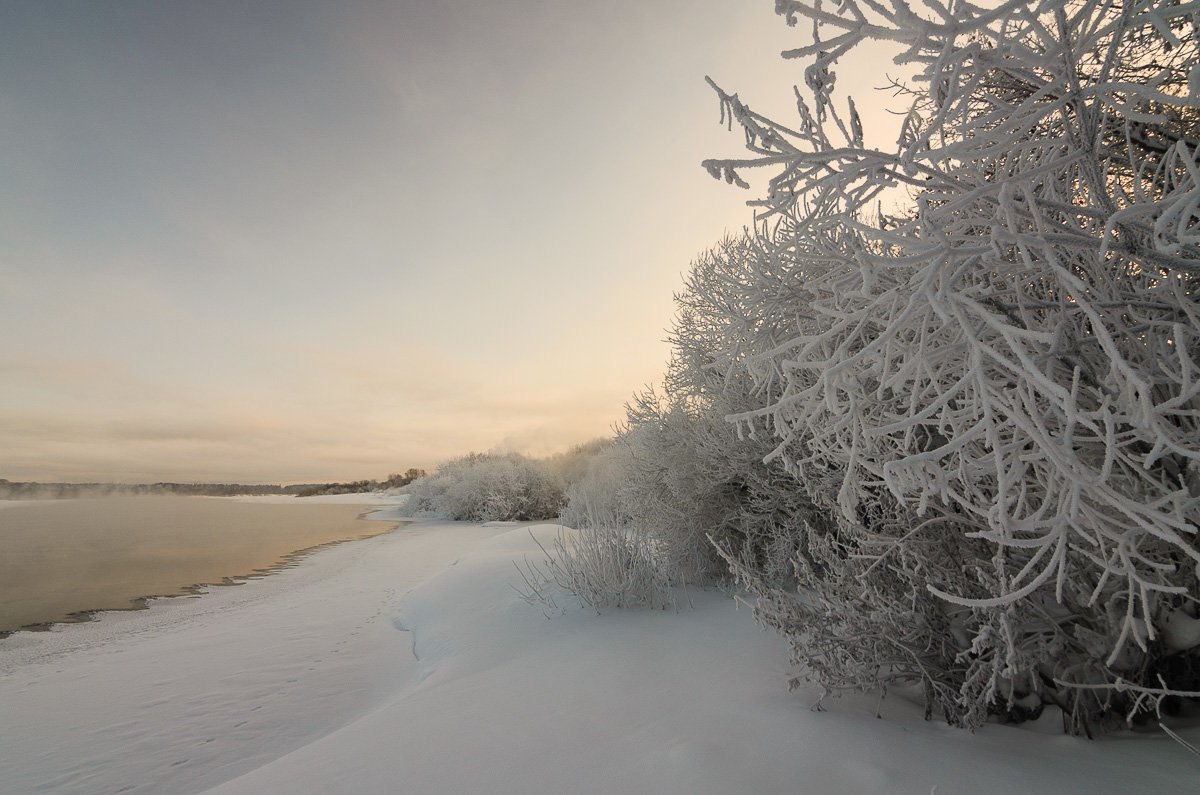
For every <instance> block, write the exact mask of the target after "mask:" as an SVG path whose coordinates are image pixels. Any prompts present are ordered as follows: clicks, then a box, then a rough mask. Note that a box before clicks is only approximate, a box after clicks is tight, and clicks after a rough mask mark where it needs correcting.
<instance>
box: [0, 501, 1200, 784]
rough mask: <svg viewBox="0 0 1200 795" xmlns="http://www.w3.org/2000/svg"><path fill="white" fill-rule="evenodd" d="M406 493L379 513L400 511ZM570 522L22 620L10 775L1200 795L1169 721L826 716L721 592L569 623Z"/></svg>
mask: <svg viewBox="0 0 1200 795" xmlns="http://www.w3.org/2000/svg"><path fill="white" fill-rule="evenodd" d="M360 499H370V498H369V497H368V498H364V497H361V496H360ZM375 499H376V504H384V501H379V499H378V497H375ZM386 502H387V503H392V507H389V508H387V509H385V510H384V511H382V512H380V513H377V514H375V516H377V517H379V518H394V511H395V507H394V502H395V501H393V500H387V501H386ZM560 531H561V528H559V527H557V526H554V525H540V526H533V527H527V526H517V527H514V526H512V525H509V524H499V525H496V526H490V527H488V526H483V525H480V524H464V523H445V522H432V521H424V522H415V523H412V524H408V525H405V526H402V527H401V528H400V529H398V530H396V531H395V532H393V533H391V534H388V535H383V536H376V537H374V538H370V539H366V540H364V541H358V542H353V543H347V544H341V545H337V546H334V547H330V548H326V549H323V550H321V551H319V552H317V553H314V554H312V555H310V556H308V557H306V558H304V559H303V560H302V561H301V563H300V564H299V565H297V566H296V567H293V568H290V569H286V570H284V571H282V572H280V573H278V574H274V575H271V576H269V577H265V578H261V579H256V580H251V581H248V582H247V583H246V584H244V585H242V586H240V587H232V588H213V589H210V591H209V592H208V593H206V594H204V595H202V596H200V597H196V598H177V599H165V600H159V601H157V602H156V603H155V604H154V605H153V607H152V608H151V609H150V610H145V611H138V612H123V613H112V614H105V615H103V616H102V617H101V619H100V620H98V621H93V622H90V623H86V624H73V625H62V626H59V627H56V628H55V630H54V631H52V632H43V633H28V632H22V633H17V634H15V635H13V636H11V637H10V638H8V639H6V640H4V641H0V715H3V716H4V721H3V728H2V729H0V766H2V767H3V771H4V773H3V784H2V785H0V789H3V790H4V791H5V792H33V791H52V792H63V793H83V792H87V793H102V792H117V791H127V792H172V793H188V792H201V791H205V790H208V789H209V788H212V790H211V791H212V792H217V793H226V794H232V793H254V794H255V795H262V793H284V792H286V793H328V792H356V793H376V792H379V793H382V792H395V791H405V792H484V791H486V792H489V793H509V792H511V793H517V792H520V793H529V792H663V793H730V792H752V793H772V792H781V793H782V792H787V793H797V792H802V793H834V792H854V793H869V792H890V793H907V792H913V793H929V792H933V791H936V792H938V793H953V792H963V791H970V792H978V793H987V792H1056V793H1066V792H1132V791H1161V792H1186V791H1196V789H1197V786H1196V782H1197V781H1198V780H1200V778H1198V776H1200V760H1197V758H1196V757H1194V756H1192V755H1190V754H1189V753H1188V752H1187V751H1186V750H1185V749H1184V748H1183V747H1182V746H1180V745H1179V744H1177V743H1175V742H1174V741H1172V740H1170V739H1169V738H1166V737H1164V736H1163V735H1162V734H1160V733H1125V734H1121V735H1117V736H1113V737H1105V738H1103V739H1100V740H1096V741H1087V740H1081V739H1077V738H1072V737H1066V736H1062V735H1060V734H1056V733H1055V732H1057V730H1058V727H1057V726H1056V725H1055V723H1056V721H1055V720H1054V718H1053V717H1049V718H1043V719H1042V721H1039V722H1038V723H1037V724H1034V725H1032V726H1026V727H1016V728H1015V727H1008V726H1001V725H994V724H989V725H986V726H984V727H983V729H982V730H980V731H979V732H977V733H975V734H968V733H966V732H962V731H959V730H955V729H952V728H949V727H948V726H946V725H944V724H942V723H938V722H925V721H923V720H922V709H921V707H920V705H919V704H918V703H916V701H915V700H914V699H911V698H908V697H905V695H904V694H896V693H893V694H891V695H889V696H888V697H887V698H886V699H884V700H882V701H879V700H878V698H877V697H876V696H873V695H872V696H862V697H855V698H843V699H837V700H832V701H829V702H828V703H827V704H826V710H825V711H821V712H817V711H812V710H811V709H810V706H811V705H812V704H813V702H814V701H815V700H816V695H817V694H816V693H815V692H813V691H809V690H805V689H804V688H801V689H800V690H799V691H797V692H793V693H789V692H788V691H787V688H786V684H785V683H786V681H787V679H788V677H789V676H790V675H792V674H793V673H794V672H793V671H791V670H790V669H789V667H788V665H787V653H786V649H785V645H784V643H783V641H782V640H781V639H779V638H778V637H777V636H775V635H773V634H770V633H767V632H764V631H762V630H761V629H760V628H759V627H758V626H757V625H756V624H755V623H754V621H753V618H752V616H751V614H750V611H749V610H748V609H746V608H745V607H744V606H742V607H741V609H738V604H737V602H736V601H735V600H733V599H731V598H730V597H729V596H728V595H727V594H724V593H721V592H716V591H693V592H691V593H690V594H689V595H688V596H689V600H690V603H691V604H690V606H689V607H687V608H684V609H682V610H680V611H679V612H665V611H624V612H622V611H616V612H611V613H606V614H604V615H596V614H595V613H594V612H588V611H584V610H581V609H577V608H576V609H569V610H567V611H566V613H565V614H562V615H554V616H552V617H551V618H550V619H549V620H548V619H547V618H546V617H545V615H544V614H543V611H542V610H541V609H539V608H538V607H536V606H531V605H529V604H526V603H525V602H524V601H523V600H522V598H521V596H520V594H519V593H518V592H517V590H516V588H517V586H519V585H520V582H521V581H520V577H519V575H518V573H517V571H516V568H515V565H514V563H515V562H517V563H523V562H524V561H525V560H526V559H530V560H532V559H535V558H536V557H537V556H538V555H539V554H540V553H539V550H538V546H537V544H536V543H535V541H534V536H536V537H537V538H539V539H540V540H541V542H542V543H543V544H544V545H545V546H547V547H549V546H551V542H552V540H553V538H554V536H555V534H556V533H558V532H560ZM560 601H561V603H563V604H566V603H567V600H566V599H565V598H564V599H562V600H560ZM877 709H878V710H879V717H876V710H877ZM1181 734H1182V735H1183V737H1184V738H1185V739H1187V740H1189V741H1190V742H1193V743H1195V742H1197V740H1200V731H1197V729H1195V728H1186V729H1184V730H1182V731H1181Z"/></svg>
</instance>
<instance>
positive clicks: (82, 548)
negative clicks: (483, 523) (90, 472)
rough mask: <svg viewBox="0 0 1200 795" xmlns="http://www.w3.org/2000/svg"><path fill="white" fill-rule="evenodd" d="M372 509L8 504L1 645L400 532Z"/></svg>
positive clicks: (220, 501)
mask: <svg viewBox="0 0 1200 795" xmlns="http://www.w3.org/2000/svg"><path fill="white" fill-rule="evenodd" d="M367 509H368V506H365V505H361V504H359V505H354V504H349V505H348V504H322V503H310V502H307V501H295V502H292V501H289V502H284V503H279V502H271V501H254V500H246V501H243V500H235V499H224V498H214V497H107V498H103V499H79V500H51V501H30V502H28V503H23V502H19V501H18V502H8V503H5V504H4V506H3V509H0V637H4V636H5V635H7V634H9V633H11V632H12V631H14V630H16V629H19V628H21V627H27V628H28V627H34V626H46V625H48V624H50V623H52V622H59V621H68V620H79V619H82V618H86V617H87V615H88V614H89V613H90V612H91V611H96V610H119V609H129V608H134V607H138V606H140V605H141V604H143V603H144V600H145V598H146V597H150V596H173V595H182V594H187V593H190V592H193V591H194V590H195V588H196V586H198V585H201V584H221V583H225V582H226V581H227V580H229V579H230V578H242V577H246V576H250V575H255V574H262V573H264V572H265V571H268V570H270V569H272V568H276V567H279V566H281V565H284V564H286V563H287V562H288V561H289V560H290V559H292V556H293V555H294V553H296V552H298V551H300V550H307V549H310V548H312V547H317V546H321V545H324V544H330V543H335V542H339V541H349V540H355V539H362V538H367V537H370V536H373V535H378V534H380V533H385V532H389V531H391V530H392V529H394V528H395V526H396V525H395V524H394V523H389V522H375V521H372V522H366V521H362V520H361V519H360V516H361V515H362V514H363V513H364V511H365V510H367Z"/></svg>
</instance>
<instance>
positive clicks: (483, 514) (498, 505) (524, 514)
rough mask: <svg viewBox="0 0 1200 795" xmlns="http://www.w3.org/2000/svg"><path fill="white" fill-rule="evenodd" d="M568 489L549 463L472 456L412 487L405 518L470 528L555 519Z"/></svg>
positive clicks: (512, 456)
mask: <svg viewBox="0 0 1200 795" xmlns="http://www.w3.org/2000/svg"><path fill="white" fill-rule="evenodd" d="M564 488H565V483H564V481H563V478H562V476H561V474H560V473H559V472H558V471H557V470H556V469H555V467H553V466H552V465H551V464H550V463H549V462H548V461H545V460H540V459H532V458H526V457H524V456H521V455H518V454H516V453H510V454H507V455H496V454H489V453H471V454H469V455H466V456H463V457H461V458H456V459H454V460H452V461H449V462H447V463H445V464H442V465H441V466H440V467H438V469H437V471H436V472H434V473H433V474H432V475H427V476H425V477H423V478H421V479H419V480H416V481H414V482H413V483H412V484H411V485H410V486H409V487H408V495H409V496H408V500H407V501H406V502H405V503H404V507H403V509H402V510H403V512H404V513H406V514H407V515H409V516H421V515H425V516H436V517H438V518H442V519H452V520H458V521H468V522H488V521H527V520H539V519H553V518H555V517H557V516H558V514H559V511H560V510H562V506H563V492H564Z"/></svg>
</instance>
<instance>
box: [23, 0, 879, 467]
mask: <svg viewBox="0 0 1200 795" xmlns="http://www.w3.org/2000/svg"><path fill="white" fill-rule="evenodd" d="M773 6H774V4H773V2H771V1H770V0H756V1H753V2H752V1H750V0H654V1H653V2H645V1H644V0H603V2H583V1H582V0H570V1H567V0H559V1H555V0H505V1H504V2H493V3H450V2H434V1H433V0H395V1H392V2H386V1H384V0H347V2H339V3H328V2H323V1H322V2H316V1H313V0H286V1H285V0H278V1H276V2H255V1H254V0H205V2H192V1H190V0H109V1H108V2H102V1H101V0H96V1H95V2H86V3H85V2H78V0H37V2H32V1H31V0H0V141H3V145H2V146H0V478H7V479H9V480H41V481H96V480H99V481H122V482H145V481H159V480H168V481H220V482H234V481H236V482H244V483H293V482H316V481H327V480H351V479H361V478H379V477H383V476H386V475H387V474H389V473H391V472H402V471H404V470H405V469H407V468H409V467H420V468H425V469H432V468H433V467H434V466H436V465H437V464H438V463H440V462H442V461H445V460H447V459H449V458H452V457H454V456H457V455H461V454H464V453H466V452H469V451H485V450H517V451H521V452H526V453H530V454H534V455H544V454H548V453H551V452H555V451H559V450H564V449H566V448H568V447H569V446H571V445H572V444H576V443H580V442H584V441H587V440H589V439H592V438H595V437H598V436H606V435H610V434H611V433H612V428H613V425H614V423H616V422H617V421H619V420H620V419H621V417H622V416H623V405H624V403H625V401H626V400H628V399H629V397H630V396H631V395H632V394H633V393H634V392H635V391H636V390H638V389H640V388H641V387H643V386H644V385H646V384H650V383H653V382H655V381H657V380H658V379H659V377H660V376H661V374H662V372H663V369H664V366H665V362H666V360H667V356H668V347H667V345H666V343H665V342H664V339H665V337H666V334H667V332H666V329H667V328H668V327H669V326H670V323H671V318H672V313H673V304H672V293H673V291H675V290H678V289H679V288H680V287H681V286H682V278H683V274H684V273H685V272H686V271H687V269H688V266H689V263H690V262H691V261H692V260H693V259H694V258H695V257H697V256H698V255H699V254H701V253H702V252H703V251H705V250H706V249H708V248H709V247H711V246H712V245H713V244H714V243H716V242H717V241H718V240H720V238H721V237H722V236H723V235H724V234H725V233H726V232H736V231H738V230H740V229H741V227H742V226H743V225H746V224H748V223H750V220H751V211H750V210H749V209H748V208H747V207H746V206H745V202H746V201H747V200H748V199H752V198H754V194H753V193H748V192H746V191H742V190H739V189H737V188H735V187H732V186H729V185H726V184H724V183H722V182H718V181H716V180H714V179H712V178H711V177H710V176H709V175H708V174H707V173H706V172H705V171H704V169H702V168H701V166H700V163H701V161H702V160H703V159H705V158H708V157H715V156H736V155H740V154H741V152H742V136H741V134H740V133H739V132H737V131H733V132H730V131H727V130H726V129H725V128H724V127H723V126H722V125H721V124H720V123H719V112H718V105H717V101H716V98H715V95H714V94H713V92H712V90H711V89H710V88H709V87H708V86H707V85H706V84H705V81H704V77H705V76H706V75H711V76H712V77H713V79H715V80H716V81H717V82H718V83H719V84H721V85H722V87H723V88H725V89H726V90H728V91H737V92H739V94H740V96H741V98H742V99H743V100H745V101H746V102H748V103H749V104H750V105H751V106H752V107H754V108H755V109H760V108H762V109H766V110H767V111H768V112H773V113H777V114H780V115H783V116H784V117H785V118H786V114H787V112H788V109H789V108H790V107H791V102H792V91H791V86H792V85H793V84H797V83H799V84H803V76H802V71H801V66H800V65H798V64H797V63H796V62H794V61H784V60H782V59H781V58H780V56H779V53H780V52H781V51H782V50H784V49H789V48H793V47H796V46H800V45H802V44H804V43H806V42H807V41H808V32H807V29H805V28H804V26H803V25H801V26H800V27H799V28H788V27H787V26H786V24H785V23H784V21H783V20H782V19H781V18H779V17H776V16H775V15H774V13H773ZM886 68H887V63H886V61H885V62H882V63H881V64H874V65H863V70H862V73H861V74H860V75H857V76H852V77H851V80H858V81H860V82H861V83H862V85H864V86H866V87H868V90H869V88H870V87H875V86H878V85H881V84H882V83H883V82H884V78H883V73H884V71H885V70H886ZM876 96H878V95H876ZM856 97H857V98H858V104H859V108H860V110H863V107H864V100H863V98H862V96H861V94H858V93H856ZM871 99H875V97H870V98H868V101H867V102H866V103H865V104H866V105H867V110H866V112H864V116H869V114H870V113H871V112H872V111H871V102H870V101H869V100H871Z"/></svg>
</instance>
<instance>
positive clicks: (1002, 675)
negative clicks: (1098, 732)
mask: <svg viewBox="0 0 1200 795" xmlns="http://www.w3.org/2000/svg"><path fill="white" fill-rule="evenodd" d="M776 8H777V11H778V12H779V13H781V14H783V15H784V16H786V17H787V18H788V21H789V23H792V24H794V23H795V22H796V20H797V19H799V18H801V17H804V18H807V19H808V20H810V21H811V22H812V23H813V38H814V42H813V43H812V44H811V45H808V46H804V47H801V48H799V49H797V50H795V51H792V52H789V53H785V56H787V57H792V58H799V59H806V60H807V66H806V68H805V70H804V76H805V83H806V85H807V86H808V88H809V98H808V99H806V98H805V97H804V96H803V95H802V94H801V92H799V91H797V92H796V101H797V111H798V119H797V120H796V122H794V123H791V124H790V125H788V126H784V125H782V124H778V123H776V122H773V121H771V120H769V119H766V118H764V117H762V116H760V115H758V114H756V113H754V112H753V111H751V110H750V109H749V108H748V107H746V106H745V105H744V104H743V103H742V102H741V101H740V99H739V98H738V97H737V96H736V95H731V94H727V93H725V92H724V91H722V90H721V89H720V88H717V91H718V95H719V98H720V103H721V108H722V114H723V117H724V118H725V119H727V120H729V121H730V122H731V123H732V122H736V123H737V124H739V125H740V126H741V127H742V128H743V129H744V131H745V135H746V142H747V146H748V148H749V149H750V151H751V153H752V156H751V157H749V158H745V159H732V160H714V161H710V162H708V163H707V164H706V165H707V167H708V168H709V170H710V172H711V173H713V174H714V175H715V176H718V177H722V178H724V179H726V180H728V181H730V182H732V183H735V184H740V185H745V184H746V183H745V181H744V179H743V178H742V176H741V173H740V172H742V171H744V170H745V169H748V168H756V167H765V168H769V169H771V170H772V172H773V174H774V176H773V177H772V178H771V180H770V182H769V185H768V188H767V191H766V195H765V196H764V197H763V198H762V199H761V200H759V201H756V202H752V203H753V204H756V205H757V206H758V207H759V208H760V210H759V214H758V219H757V241H755V245H753V246H748V247H747V248H746V249H745V250H744V252H743V253H744V254H745V256H744V257H742V262H743V263H744V266H745V267H743V268H742V269H741V270H740V272H738V273H736V274H735V275H732V276H728V277H726V278H723V279H721V280H718V282H716V283H712V284H704V285H701V287H702V289H701V291H700V293H699V294H698V300H699V301H700V302H701V303H703V304H705V305H706V306H707V308H708V310H709V311H710V312H711V313H713V315H714V316H715V317H718V320H719V322H716V323H714V324H712V327H711V330H712V334H710V335H709V337H707V338H705V339H704V340H702V344H701V345H699V346H698V351H699V353H697V355H703V356H708V357H709V359H710V361H708V362H706V363H705V364H704V365H703V366H704V367H709V368H711V369H713V370H715V371H717V372H718V373H719V375H720V377H721V382H722V383H724V384H735V385H736V388H737V390H738V391H739V392H740V394H741V395H743V396H745V397H746V398H747V399H748V405H746V406H745V407H744V408H741V409H738V408H734V409H733V410H731V411H729V412H728V414H729V417H730V419H731V420H732V421H733V423H734V424H735V426H736V428H737V429H738V432H739V433H740V434H741V437H742V438H743V439H750V440H753V441H756V442H758V443H759V444H763V443H766V441H767V440H769V450H768V452H767V454H766V455H765V463H766V465H767V466H768V467H770V466H781V467H782V468H784V469H785V470H786V471H787V472H788V473H790V474H791V476H792V477H794V478H795V482H796V483H798V484H800V486H801V487H802V488H803V489H804V492H805V494H806V498H807V499H810V500H811V501H812V503H813V504H814V505H815V506H819V507H821V508H824V509H826V512H825V514H824V516H825V518H826V520H827V525H826V526H825V528H824V529H823V530H821V531H820V532H809V529H811V526H812V523H811V522H808V523H805V527H806V528H809V529H806V531H805V533H804V535H803V540H802V543H797V545H796V549H797V550H798V552H797V553H796V554H793V555H792V556H791V558H790V563H791V565H792V566H794V568H795V571H796V573H797V575H798V576H799V578H800V579H801V580H802V581H804V582H805V584H806V586H807V589H806V590H804V591H803V592H797V591H796V590H794V589H791V588H788V587H781V586H780V585H779V584H778V578H777V575H776V574H775V572H776V571H777V570H778V568H779V566H778V561H773V562H772V563H771V564H769V565H768V566H767V568H765V569H764V568H762V566H761V565H760V564H756V563H755V562H754V561H753V560H752V559H750V558H747V557H745V556H743V555H738V554H733V553H729V554H727V557H728V558H729V560H730V562H731V564H732V565H733V567H734V569H735V571H736V572H737V573H738V574H739V575H740V576H741V577H742V579H743V580H744V581H745V582H746V583H747V584H748V585H749V586H750V588H751V589H752V590H753V591H754V592H755V593H757V594H758V596H759V598H760V615H761V617H762V619H763V620H764V621H765V622H766V623H767V624H769V625H771V626H773V627H775V628H776V629H778V630H780V631H781V632H782V633H783V634H784V635H785V636H787V637H788V638H789V639H790V640H791V642H792V646H793V650H794V652H795V656H796V658H797V660H798V661H800V662H803V663H805V664H806V665H807V666H808V668H809V670H810V671H811V672H812V674H813V676H814V677H815V678H816V679H817V680H818V681H820V682H821V683H823V684H824V685H825V686H826V687H827V688H829V689H831V690H837V689H842V688H846V687H855V688H863V687H873V686H878V685H886V684H887V683H889V682H896V681H917V682H920V683H922V684H923V686H924V688H925V692H926V696H927V703H928V705H929V709H930V710H931V711H933V710H937V711H940V712H942V713H943V714H944V715H945V716H946V718H947V719H948V720H950V721H951V722H953V723H955V724H958V725H963V726H967V727H973V726H976V725H978V724H979V723H980V722H981V721H982V720H984V719H985V717H986V716H987V715H988V714H989V713H998V714H1000V715H1003V716H1007V717H1012V718H1020V717H1022V716H1025V715H1028V714H1032V713H1036V712H1037V711H1038V710H1039V709H1040V705H1041V704H1042V703H1054V704H1058V705H1060V706H1062V707H1063V709H1064V711H1065V714H1066V716H1067V722H1068V728H1070V729H1071V730H1073V731H1089V730H1090V727H1091V726H1096V725H1103V724H1104V723H1105V721H1106V720H1107V719H1108V718H1110V717H1114V716H1115V717H1125V716H1128V717H1137V716H1139V715H1145V714H1154V713H1155V712H1156V711H1157V710H1159V709H1160V708H1161V707H1162V706H1163V705H1164V703H1169V700H1170V699H1173V698H1177V697H1195V696H1197V695H1200V693H1198V692H1197V691H1200V644H1198V641H1200V637H1198V636H1197V634H1196V633H1195V632H1194V628H1195V626H1197V618H1198V616H1200V613H1198V605H1200V601H1198V600H1200V588H1198V583H1200V578H1198V572H1200V543H1198V542H1197V532H1198V529H1200V305H1198V293H1197V291H1198V288H1200V59H1198V54H1197V50H1198V47H1200V43H1198V41H1200V36H1198V35H1197V30H1196V27H1197V23H1198V21H1200V9H1198V8H1197V7H1196V6H1195V4H1181V3H1175V2H1168V1H1167V0H1130V1H1129V2H1124V3H1120V4H1117V3H1110V2H1068V1H1067V0H1042V1H1041V2H1027V1H1024V0H1023V1H1022V2H1016V1H1015V0H1014V1H1013V2H1005V3H1001V4H998V5H997V6H996V7H993V8H987V7H982V6H976V5H973V4H971V3H967V2H949V3H944V2H941V0H926V2H925V3H924V7H923V8H921V9H914V8H912V7H910V6H909V5H908V4H907V3H905V2H903V0H888V1H887V2H883V1H881V2H868V1H866V0H864V1H863V2H858V0H842V1H841V2H839V3H837V4H836V5H834V6H829V7H827V6H824V5H822V3H821V2H819V0H818V1H817V2H812V3H808V2H792V1H791V0H777V4H776ZM874 40H877V41H886V42H892V43H896V44H898V45H900V46H901V48H902V54H901V55H900V56H899V57H898V58H897V60H898V61H899V62H902V63H906V64H909V65H912V66H914V67H915V68H916V69H917V75H916V78H915V80H914V81H913V83H912V84H911V85H910V86H908V87H907V88H906V89H905V90H906V92H907V96H909V97H911V105H910V107H909V108H908V112H907V115H906V116H905V122H904V125H903V128H902V131H901V134H900V137H899V140H898V141H897V143H896V146H895V148H894V149H888V150H881V149H876V148H872V147H870V146H868V145H866V144H865V143H864V130H863V127H862V122H861V120H860V117H859V115H858V113H857V110H856V108H855V106H854V104H853V103H852V102H850V103H848V104H847V105H846V107H845V110H842V109H840V108H839V107H838V105H837V104H835V102H834V99H833V93H832V90H833V86H834V77H835V71H834V70H835V67H836V65H837V63H838V61H839V59H841V58H843V57H846V56H847V55H848V54H850V53H852V52H853V51H854V50H855V48H856V47H860V46H862V45H863V44H864V43H867V42H871V41H874ZM810 103H811V104H810ZM901 192H903V193H906V194H907V195H908V196H909V197H910V201H909V202H908V203H907V204H905V206H904V209H903V210H901V211H900V212H898V213H893V214H885V213H884V212H883V211H882V208H881V203H882V201H883V200H885V199H887V200H889V201H890V200H891V199H892V198H894V197H895V196H896V195H897V194H898V193H901ZM739 379H744V380H745V382H746V383H742V382H741V381H740V380H739ZM807 515H812V516H820V515H821V514H820V513H819V512H818V513H809V514H807ZM717 545H718V546H719V547H720V546H721V544H720V543H719V542H718V544H717ZM721 548H722V549H724V547H721ZM783 548H785V549H786V544H784V545H783ZM800 551H803V554H801V553H800Z"/></svg>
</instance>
